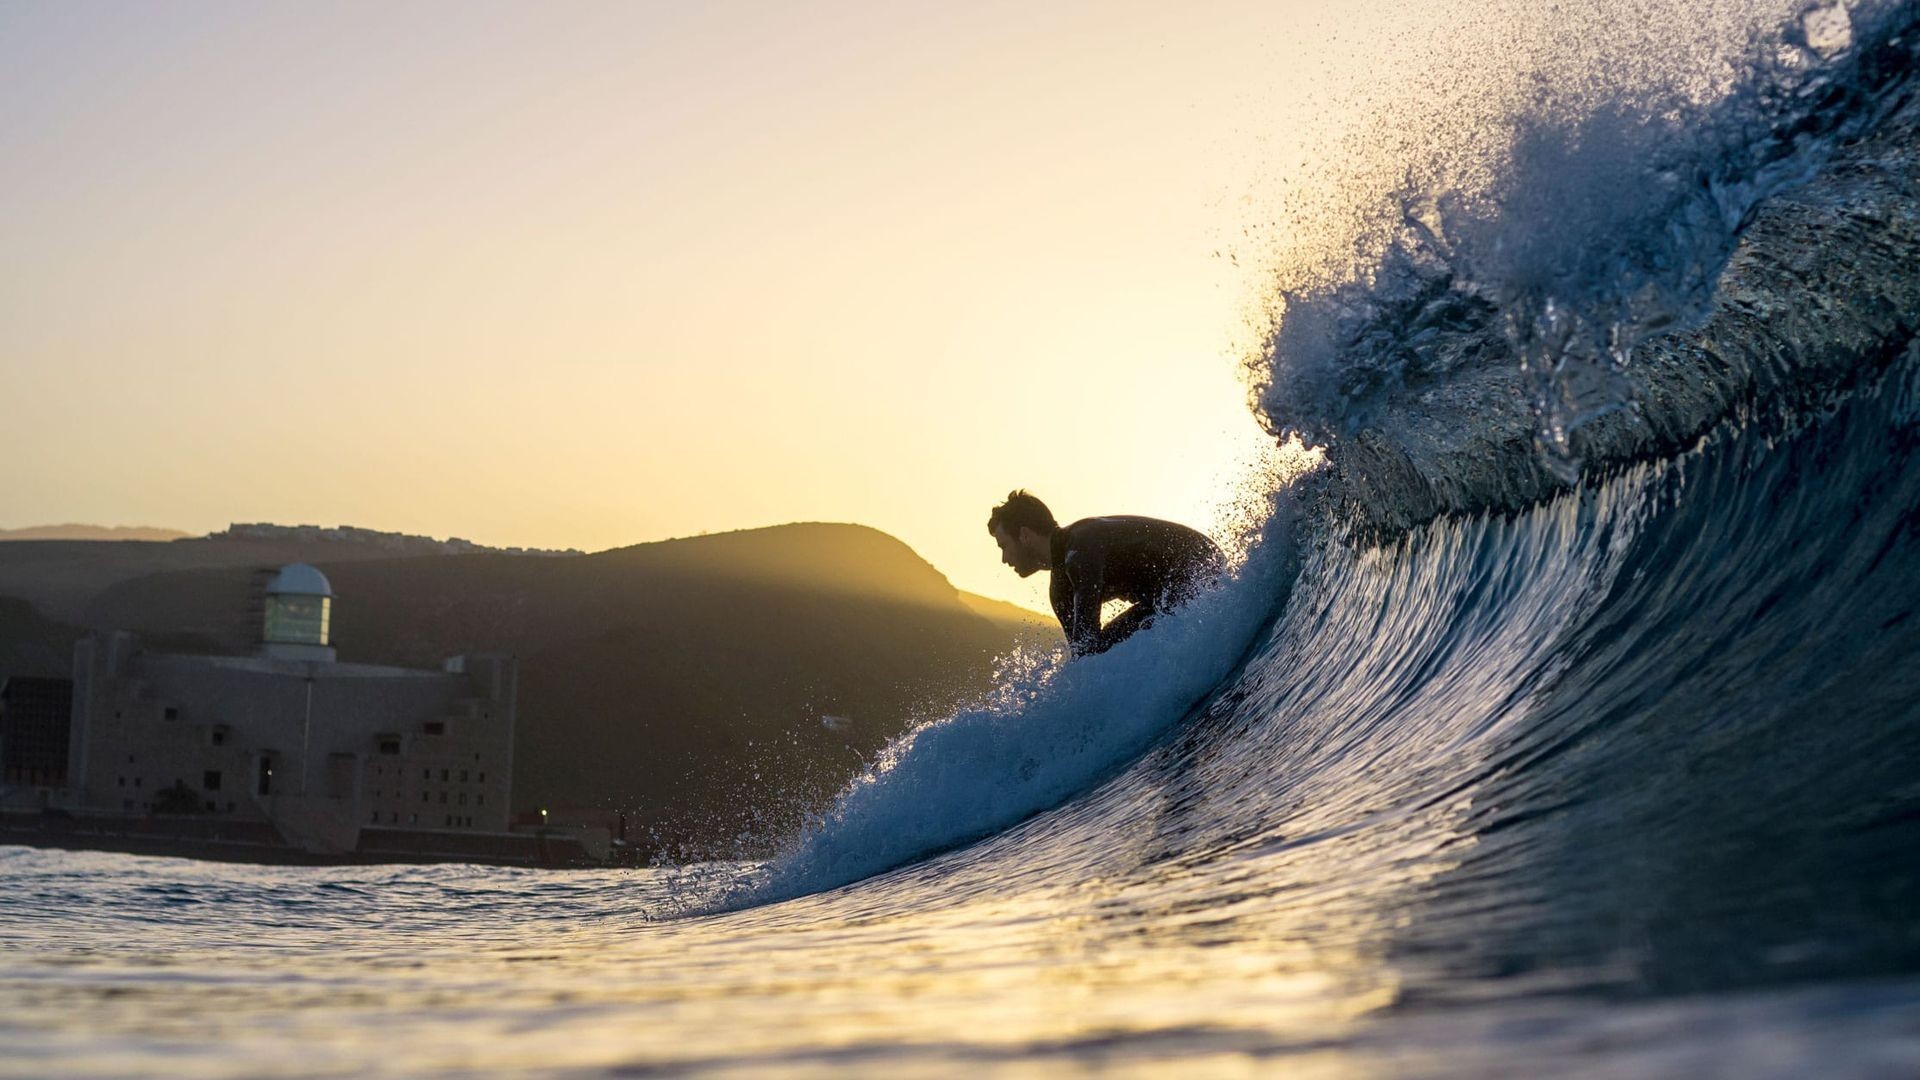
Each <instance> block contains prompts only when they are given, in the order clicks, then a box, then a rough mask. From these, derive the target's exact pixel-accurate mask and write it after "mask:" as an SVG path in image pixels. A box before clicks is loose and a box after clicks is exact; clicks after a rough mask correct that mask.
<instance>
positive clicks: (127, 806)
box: [120, 799, 133, 810]
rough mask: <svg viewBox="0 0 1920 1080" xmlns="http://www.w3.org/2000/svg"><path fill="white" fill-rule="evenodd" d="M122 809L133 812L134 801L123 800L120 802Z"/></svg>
mask: <svg viewBox="0 0 1920 1080" xmlns="http://www.w3.org/2000/svg"><path fill="white" fill-rule="evenodd" d="M120 809H122V810H131V809H133V800H132V799H121V800H120Z"/></svg>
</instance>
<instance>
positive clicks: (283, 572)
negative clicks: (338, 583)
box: [267, 562, 333, 596]
mask: <svg viewBox="0 0 1920 1080" xmlns="http://www.w3.org/2000/svg"><path fill="white" fill-rule="evenodd" d="M267 595H268V596H332V595H333V585H332V584H331V583H329V582H328V581H327V575H325V574H323V573H321V572H320V571H318V570H315V569H314V568H313V567H311V566H308V565H307V564H306V563H303V562H297V563H288V564H287V565H286V566H283V567H281V568H280V573H279V574H278V575H277V576H276V577H275V578H274V579H273V580H272V581H270V582H268V583H267Z"/></svg>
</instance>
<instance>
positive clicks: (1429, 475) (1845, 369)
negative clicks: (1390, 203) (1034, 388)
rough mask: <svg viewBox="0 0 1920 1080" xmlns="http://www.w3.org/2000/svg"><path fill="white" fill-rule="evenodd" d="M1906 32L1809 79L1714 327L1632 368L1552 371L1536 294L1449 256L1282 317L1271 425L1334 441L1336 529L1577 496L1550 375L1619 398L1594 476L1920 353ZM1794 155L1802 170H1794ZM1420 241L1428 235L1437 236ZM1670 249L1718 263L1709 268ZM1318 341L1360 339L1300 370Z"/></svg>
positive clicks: (1713, 315)
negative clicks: (1302, 355) (1557, 441)
mask: <svg viewBox="0 0 1920 1080" xmlns="http://www.w3.org/2000/svg"><path fill="white" fill-rule="evenodd" d="M1816 14H1817V13H1816ZM1896 16H1899V17H1904V18H1907V19H1912V13H1911V12H1905V11H1902V12H1897V13H1895V14H1894V15H1889V16H1887V17H1886V18H1884V19H1883V20H1881V23H1882V24H1883V25H1881V26H1879V27H1878V28H1877V29H1874V28H1869V29H1874V33H1875V35H1876V36H1875V37H1874V39H1873V40H1870V41H1863V43H1862V44H1861V45H1860V46H1859V49H1858V54H1857V55H1853V56H1851V58H1850V62H1849V63H1847V64H1842V65H1839V66H1838V67H1837V68H1836V69H1835V70H1834V71H1833V72H1832V73H1830V74H1829V75H1828V76H1827V77H1826V78H1824V79H1814V80H1810V81H1809V82H1808V84H1807V86H1806V87H1805V88H1804V89H1805V91H1806V92H1807V93H1809V94H1813V95H1814V99H1813V101H1812V102H1811V103H1810V104H1809V103H1806V102H1800V103H1798V104H1797V105H1796V108H1798V109H1799V110H1800V112H1799V113H1797V114H1795V115H1793V116H1790V117H1788V118H1786V119H1781V120H1779V121H1778V125H1779V126H1778V129H1777V130H1773V131H1769V132H1768V133H1767V136H1766V138H1767V139H1768V140H1771V141H1770V142H1769V143H1768V144H1767V145H1769V146H1771V147H1773V148H1774V153H1775V155H1776V156H1775V157H1774V158H1768V159H1766V160H1763V161H1760V162H1758V163H1757V164H1753V165H1752V166H1751V167H1752V168H1753V169H1757V170H1765V169H1774V170H1775V171H1776V172H1777V173H1778V175H1775V176H1773V177H1772V179H1771V181H1770V187H1767V186H1766V185H1761V184H1760V182H1759V181H1758V180H1756V179H1752V178H1748V180H1747V181H1745V183H1746V186H1747V187H1749V188H1762V190H1759V191H1758V192H1757V194H1758V196H1759V197H1758V199H1757V201H1755V202H1754V203H1752V204H1751V205H1750V206H1748V207H1747V208H1746V210H1745V211H1744V212H1743V213H1742V214H1740V215H1739V219H1738V221H1737V222H1736V226H1735V228H1734V229H1733V232H1732V234H1731V237H1730V239H1729V241H1728V243H1729V245H1730V246H1729V247H1728V250H1727V252H1726V255H1725V259H1724V268H1723V269H1721V270H1720V271H1719V273H1718V276H1717V278H1716V279H1710V280H1709V282H1708V284H1709V285H1710V286H1711V287H1710V288H1709V289H1705V290H1700V291H1701V292H1702V296H1701V299H1700V305H1701V307H1700V310H1698V311H1697V312H1693V311H1684V310H1669V311H1664V312H1662V313H1660V314H1659V315H1657V316H1653V315H1646V314H1645V313H1641V314H1640V315H1638V316H1636V317H1638V318H1642V319H1643V320H1645V321H1647V322H1649V323H1663V324H1664V325H1662V327H1661V328H1660V329H1659V330H1658V331H1657V332H1656V333H1652V334H1649V335H1648V336H1647V337H1645V338H1644V339H1642V340H1636V341H1634V342H1633V343H1632V347H1631V350H1630V352H1631V360H1630V363H1618V364H1617V365H1616V366H1615V367H1614V368H1612V369H1609V368H1607V367H1606V366H1605V365H1604V364H1603V365H1601V366H1600V367H1598V368H1594V367H1593V366H1592V365H1587V366H1582V365H1580V364H1575V363H1572V362H1571V361H1570V360H1566V359H1565V358H1562V361H1563V362H1561V363H1560V365H1559V367H1558V368H1557V369H1556V370H1554V371H1553V372H1550V373H1546V372H1543V371H1542V367H1543V359H1542V357H1541V356H1540V355H1537V354H1530V350H1534V349H1536V348H1537V346H1538V341H1537V337H1538V336H1539V327H1538V325H1537V322H1538V319H1537V316H1538V314H1539V313H1538V310H1537V309H1538V307H1539V306H1540V305H1539V304H1537V303H1535V301H1537V300H1538V297H1519V298H1516V297H1514V296H1512V295H1507V296H1501V295H1496V293H1497V292H1498V290H1496V289H1492V288H1489V287H1487V286H1485V285H1483V284H1478V283H1475V282H1472V281H1468V280H1465V279H1464V278H1461V277H1459V276H1457V271H1458V270H1459V269H1460V268H1458V267H1455V266H1451V265H1449V264H1447V262H1446V260H1445V259H1444V258H1442V257H1440V256H1439V255H1436V254H1435V253H1434V252H1433V251H1431V250H1426V251H1422V250H1410V249H1402V250H1398V251H1397V252H1395V253H1390V254H1389V257H1388V261H1387V262H1386V263H1385V264H1383V266H1382V268H1381V269H1380V271H1379V273H1378V274H1377V275H1376V277H1375V279H1374V280H1373V281H1372V282H1371V283H1370V284H1369V285H1368V286H1367V292H1366V294H1365V298H1364V302H1356V301H1354V300H1353V298H1351V297H1348V298H1346V299H1344V300H1342V299H1341V298H1339V297H1334V296H1321V297H1316V298H1312V299H1311V300H1309V301H1307V302H1305V303H1303V304H1301V305H1300V308H1302V309H1304V310H1299V309H1296V308H1294V307H1290V308H1289V311H1288V319H1289V320H1293V319H1295V318H1296V317H1298V318H1299V320H1300V326H1301V327H1303V328H1304V329H1300V328H1296V329H1295V330H1293V331H1289V330H1288V329H1287V324H1286V323H1284V322H1283V323H1282V326H1281V331H1280V333H1279V334H1277V335H1276V338H1275V339H1274V341H1273V342H1272V343H1271V345H1270V349H1271V350H1272V355H1270V356H1269V359H1268V363H1269V364H1270V365H1272V367H1273V371H1272V373H1271V375H1270V376H1269V381H1268V383H1267V385H1266V386H1265V387H1264V389H1263V396H1262V403H1263V407H1264V409H1265V412H1266V422H1267V423H1268V425H1269V426H1270V427H1271V428H1272V429H1273V430H1275V431H1276V432H1278V433H1288V432H1297V433H1301V434H1304V435H1306V436H1307V437H1309V438H1314V437H1320V438H1325V439H1328V440H1330V441H1331V442H1332V443H1333V444H1334V450H1333V452H1332V453H1330V454H1329V458H1328V463H1329V474H1330V477H1331V480H1330V482H1329V483H1328V485H1327V487H1326V489H1325V490H1326V491H1327V493H1328V495H1329V497H1330V499H1331V502H1332V505H1333V508H1334V510H1335V512H1337V513H1338V515H1339V516H1340V518H1341V519H1342V520H1345V521H1349V522H1352V523H1354V524H1356V525H1357V526H1359V527H1360V528H1361V529H1362V530H1363V531H1364V532H1368V533H1373V534H1391V533H1397V532H1400V531H1404V530H1405V529H1407V528H1410V527H1412V526H1414V525H1417V524H1420V523H1423V522H1426V521H1430V520H1433V519H1434V518H1436V517H1439V516H1442V515H1446V514H1461V513H1479V512H1488V511H1493V512H1512V511H1516V510H1520V509H1522V508H1524V507H1526V506H1529V505H1533V504H1537V503H1540V502H1542V501H1545V500H1546V499H1548V498H1551V497H1553V496H1554V495H1555V494H1557V493H1559V492H1562V491H1565V490H1567V489H1568V488H1569V487H1571V486H1574V485H1575V484H1576V483H1577V477H1576V476H1574V475H1573V474H1570V473H1569V472H1568V471H1567V470H1566V469H1565V468H1564V467H1563V466H1564V461H1563V460H1557V458H1556V454H1555V453H1553V452H1551V448H1550V447H1549V448H1547V450H1545V451H1543V449H1542V440H1543V435H1542V426H1543V425H1544V424H1548V423H1549V422H1550V421H1552V420H1553V419H1554V417H1553V416H1552V415H1549V414H1550V413H1552V412H1553V410H1554V409H1557V408H1558V403H1551V402H1550V403H1548V404H1547V406H1546V407H1545V408H1544V411H1543V402H1542V398H1541V380H1542V379H1543V377H1545V375H1547V374H1551V375H1552V376H1553V377H1554V378H1557V379H1559V380H1560V381H1559V382H1558V383H1556V384H1555V386H1554V387H1553V388H1552V392H1553V393H1558V394H1562V395H1564V396H1567V397H1569V398H1576V399H1577V398H1581V397H1582V396H1583V395H1586V396H1598V397H1599V398H1600V401H1599V404H1598V406H1597V407H1596V406H1595V405H1594V404H1593V403H1592V402H1586V403H1584V404H1581V405H1580V407H1581V408H1582V409H1583V410H1585V411H1583V412H1582V413H1581V415H1580V418H1579V422H1578V423H1577V424H1576V425H1573V426H1571V427H1569V428H1568V430H1566V431H1565V432H1564V435H1565V439H1566V444H1567V445H1566V450H1567V451H1568V452H1569V453H1570V454H1571V455H1573V456H1574V457H1575V458H1577V459H1578V460H1579V461H1580V462H1582V463H1584V467H1585V469H1586V471H1587V472H1588V473H1590V474H1596V475H1608V474H1611V473H1613V472H1617V471H1618V470H1619V469H1620V468H1622V467H1624V466H1626V465H1628V464H1631V463H1635V462H1641V461H1649V460H1658V459H1663V458H1668V457H1672V456H1673V455H1675V454H1677V453H1679V452H1681V451H1684V450H1686V449H1688V448H1690V447H1692V446H1693V445H1694V444H1696V443H1697V442H1698V440H1699V439H1700V438H1701V437H1702V436H1704V435H1705V434H1706V433H1707V432H1709V431H1710V430H1712V429H1713V428H1714V427H1716V426H1718V425H1720V424H1723V423H1727V422H1736V423H1744V422H1749V421H1760V422H1763V423H1773V422H1778V421H1781V420H1783V419H1788V418H1792V417H1797V416H1803V415H1806V414H1807V413H1809V412H1810V411H1813V410H1817V409H1819V408H1821V407H1823V406H1824V405H1825V404H1827V403H1830V402H1831V401H1832V400H1833V399H1834V397H1835V395H1836V394H1838V393H1841V392H1844V391H1845V390H1846V389H1848V388H1849V387H1852V386H1854V385H1857V384H1859V383H1860V382H1862V381H1863V380H1865V379H1867V378H1870V377H1872V376H1873V375H1874V374H1876V373H1878V372H1880V371H1883V370H1885V369H1886V368H1887V366H1888V365H1889V364H1891V363H1892V362H1893V360H1894V359H1895V358H1897V357H1899V356H1901V355H1903V354H1904V353H1906V351H1907V350H1909V349H1910V348H1912V347H1913V346H1914V340H1915V331H1916V319H1917V318H1920V316H1917V315H1916V313H1920V275H1916V274H1915V273H1914V272H1913V267H1915V266H1916V265H1920V209H1917V208H1916V204H1917V203H1920V149H1917V148H1916V144H1917V143H1920V138H1917V137H1916V136H1917V135H1920V116H1916V113H1917V112H1920V105H1916V104H1915V102H1914V98H1913V95H1914V89H1913V73H1914V72H1915V71H1916V70H1920V32H1917V29H1920V23H1916V25H1915V26H1907V25H1903V24H1901V23H1900V21H1899V18H1898V17H1896ZM1813 25H1814V27H1815V29H1816V30H1818V29H1819V28H1820V26H1821V25H1824V24H1821V23H1820V21H1819V20H1818V19H1815V20H1813ZM1857 36H1860V37H1862V38H1865V37H1866V36H1867V30H1860V31H1859V33H1858V35H1857ZM1836 40H1837V39H1836ZM1815 91H1818V93H1817V94H1814V92H1815ZM1703 152H1706V151H1703ZM1746 153H1748V155H1749V156H1760V157H1763V158H1764V157H1765V155H1757V154H1756V152H1753V151H1747V152H1746ZM1787 156H1791V158H1792V160H1791V161H1790V162H1787V164H1790V165H1793V166H1794V167H1792V168H1788V167H1786V166H1785V165H1783V164H1782V162H1781V160H1780V159H1781V158H1785V157H1787ZM1547 179H1550V178H1542V180H1543V182H1544V181H1545V180H1547ZM1702 182H1703V183H1705V182H1706V181H1705V180H1703V181H1702ZM1714 182H1715V183H1720V182H1723V181H1722V180H1719V179H1716V180H1714ZM1725 182H1727V183H1731V181H1725ZM1704 197H1705V196H1703V198H1704ZM1735 209H1737V207H1735ZM1533 218H1539V215H1534V216H1533ZM1529 220H1532V219H1529ZM1521 224H1526V222H1522V223H1521ZM1544 224H1545V222H1544V219H1540V220H1537V221H1534V224H1533V225H1529V226H1528V228H1535V227H1544ZM1509 227H1511V226H1509ZM1692 227H1693V224H1692V223H1691V222H1677V221H1676V222H1665V221H1663V222H1656V223H1654V225H1653V226H1651V227H1650V228H1651V230H1652V232H1653V234H1654V235H1651V236H1648V237H1645V238H1643V239H1644V241H1645V245H1646V246H1649V247H1655V248H1658V247H1659V246H1660V245H1662V244H1679V243H1681V241H1679V240H1673V239H1670V238H1668V237H1665V236H1664V235H1662V233H1663V232H1686V231H1687V230H1689V229H1691V228H1692ZM1415 231H1416V232H1419V233H1420V234H1421V235H1423V236H1425V235H1427V233H1426V231H1425V227H1424V226H1422V227H1420V228H1418V229H1416V230H1415ZM1690 242H1694V241H1690ZM1416 246H1417V245H1416ZM1667 254H1668V255H1669V256H1671V257H1672V258H1674V259H1684V258H1691V259H1693V260H1694V261H1695V262H1699V261H1701V260H1703V259H1704V261H1705V262H1706V263H1707V264H1711V265H1719V263H1718V261H1717V260H1715V259H1713V258H1711V257H1710V256H1702V255H1700V254H1699V253H1693V254H1692V255H1687V254H1685V253H1683V252H1668V253H1667ZM1635 257H1636V258H1639V259H1642V260H1646V259H1654V261H1658V259H1657V258H1656V257H1655V256H1649V255H1647V254H1646V253H1645V252H1636V253H1635ZM1588 269H1589V271H1591V272H1595V273H1599V271H1592V268H1588ZM1624 273H1625V272H1624V271H1623V274H1624ZM1629 276H1630V275H1629ZM1618 287H1619V286H1618V284H1617V283H1613V282H1602V283H1592V288H1593V289H1594V291H1595V296H1596V297H1597V299H1596V301H1595V302H1596V303H1601V304H1602V305H1603V306H1604V305H1605V304H1609V303H1614V302H1615V301H1616V300H1617V299H1618V298H1617V297H1615V296H1614V293H1615V292H1617V289H1618ZM1324 305H1332V306H1333V308H1334V310H1335V311H1336V312H1337V311H1339V310H1346V311H1347V312H1348V315H1347V316H1346V318H1347V319H1348V322H1349V325H1341V326H1337V327H1334V326H1331V325H1330V324H1332V323H1338V322H1340V320H1341V316H1340V315H1338V314H1333V313H1329V312H1327V311H1319V310H1315V308H1316V307H1319V306H1324ZM1528 305H1532V306H1528ZM1516 308H1524V309H1525V310H1517V309H1516ZM1355 309H1357V313H1356V310H1355ZM1355 318H1358V319H1359V320H1360V322H1359V324H1358V325H1351V322H1352V320H1353V319H1355ZM1594 321H1605V320H1604V319H1598V318H1597V319H1596V320H1594ZM1316 324H1318V325H1317V326H1316ZM1519 324H1525V325H1524V327H1523V328H1522V329H1519V330H1516V325H1519ZM1303 334H1304V335H1306V337H1307V338H1308V339H1313V338H1316V337H1319V338H1324V337H1327V336H1332V337H1333V338H1334V339H1335V340H1336V342H1344V343H1345V344H1344V345H1342V346H1339V347H1340V348H1342V349H1343V350H1344V352H1342V353H1341V354H1340V357H1339V358H1338V360H1337V361H1335V362H1336V363H1338V364H1340V365H1344V369H1343V370H1339V371H1336V372H1334V373H1332V374H1331V375H1330V374H1329V373H1328V372H1325V371H1294V370H1291V369H1290V368H1289V364H1290V363H1292V361H1291V360H1290V359H1289V356H1288V355H1287V351H1288V349H1289V348H1292V347H1294V346H1296V345H1301V344H1303V342H1302V341H1301V340H1300V338H1301V335H1303ZM1303 351H1312V350H1311V349H1305V350H1303ZM1625 355H1626V350H1622V351H1621V353H1620V356H1619V357H1616V358H1615V360H1616V361H1618V360H1620V358H1621V357H1624V356H1625ZM1383 356H1386V357H1389V358H1390V359H1389V360H1387V361H1383V360H1382V359H1381V357H1383ZM1305 362H1306V363H1309V364H1310V363H1311V361H1305ZM1583 379H1584V380H1588V381H1587V383H1586V384H1584V385H1583V384H1581V382H1580V380H1583ZM1595 380H1598V382H1599V383H1601V384H1604V385H1601V386H1599V387H1598V389H1596V386H1595V384H1594V381H1595ZM1615 384H1618V385H1615ZM1607 395H1612V396H1611V397H1608V396H1607Z"/></svg>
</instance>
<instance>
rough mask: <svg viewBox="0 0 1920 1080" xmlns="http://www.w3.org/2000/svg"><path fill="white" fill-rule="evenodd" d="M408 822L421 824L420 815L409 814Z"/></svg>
mask: <svg viewBox="0 0 1920 1080" xmlns="http://www.w3.org/2000/svg"><path fill="white" fill-rule="evenodd" d="M407 824H409V825H418V824H420V815H419V814H408V815H407Z"/></svg>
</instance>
